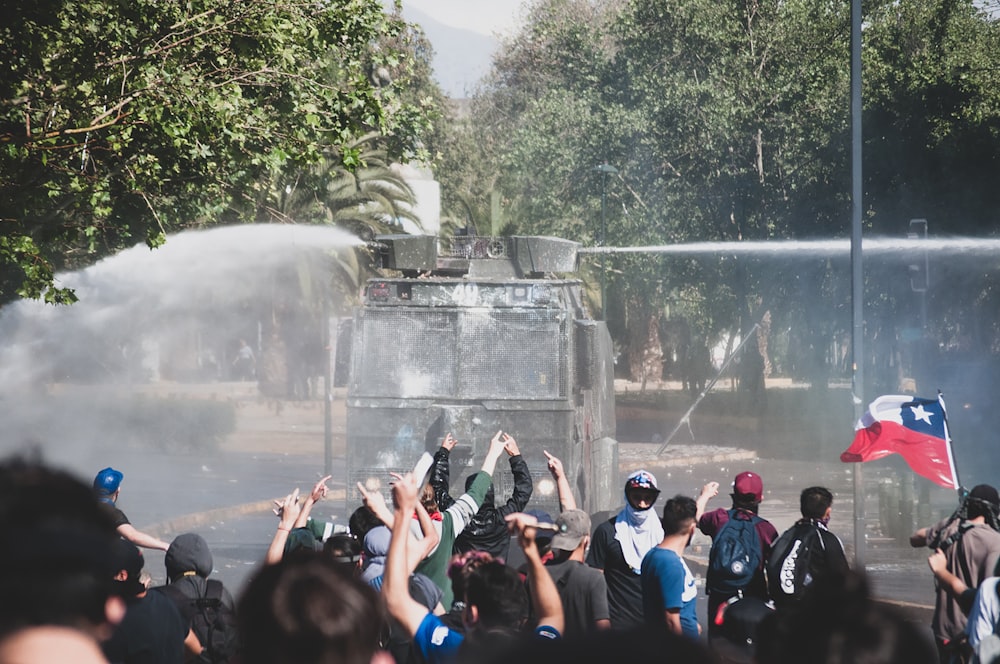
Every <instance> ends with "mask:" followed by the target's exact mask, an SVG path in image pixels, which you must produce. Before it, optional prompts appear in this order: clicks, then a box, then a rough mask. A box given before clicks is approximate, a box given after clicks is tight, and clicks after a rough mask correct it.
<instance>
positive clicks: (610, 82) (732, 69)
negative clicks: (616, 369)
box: [446, 0, 1000, 384]
mask: <svg viewBox="0 0 1000 664" xmlns="http://www.w3.org/2000/svg"><path fill="white" fill-rule="evenodd" d="M865 7H866V17H865V18H866V27H865V44H864V47H865V77H866V78H865V81H866V91H865V94H866V109H865V113H866V115H865V122H866V129H865V140H866V147H865V150H866V152H865V173H866V193H865V195H866V204H867V210H866V213H867V214H866V220H867V221H866V223H867V225H868V227H869V229H870V230H874V231H878V232H883V233H888V234H894V235H897V236H899V235H902V234H903V232H905V220H906V219H908V218H909V217H911V216H928V217H930V216H933V217H934V218H935V219H937V218H938V217H937V216H936V215H941V218H942V219H943V218H949V219H950V220H949V221H948V222H947V223H945V224H944V225H943V226H942V227H941V228H940V230H941V231H944V230H948V231H953V232H972V231H980V232H982V231H983V230H989V231H992V230H995V228H996V222H995V219H996V212H995V211H996V209H998V208H1000V205H997V203H998V201H997V200H996V196H998V195H1000V194H998V191H1000V190H998V189H997V187H996V186H995V183H996V181H997V175H998V173H1000V168H998V163H997V159H998V157H997V155H998V154H1000V149H998V148H1000V145H998V143H997V141H998V134H997V130H998V127H1000V124H998V123H1000V106H998V103H997V98H998V94H1000V92H998V91H1000V85H997V84H998V83H1000V81H997V77H998V76H1000V61H998V55H997V54H998V53H1000V44H997V41H996V40H997V38H998V32H997V28H998V24H997V23H996V21H995V19H993V18H991V17H990V15H989V14H987V13H984V12H983V11H981V10H978V9H976V5H975V4H974V3H973V2H971V0H934V1H932V2H920V1H918V0H912V2H911V1H909V0H903V2H888V1H886V2H875V3H868V4H866V6H865ZM849 34H850V24H849V6H848V4H847V3H833V2H814V1H810V0H787V1H785V2H764V1H761V0H722V1H721V2H719V1H718V0H682V1H681V2H663V1H662V0H617V1H608V2H600V3H595V2H589V1H587V0H539V1H538V2H535V3H534V4H533V5H532V7H531V11H530V13H529V15H528V20H527V24H526V26H525V28H524V29H523V31H522V32H521V33H520V34H518V35H516V36H515V37H514V38H512V39H511V40H510V41H509V42H508V43H506V44H505V45H504V47H503V50H502V51H501V53H500V54H499V55H498V56H497V58H496V60H495V65H494V71H493V73H492V75H491V77H490V78H489V80H488V81H487V83H486V85H485V86H484V88H483V90H481V92H480V94H479V95H478V96H477V98H476V99H475V100H474V102H473V104H472V106H471V113H472V120H471V121H470V123H469V128H468V130H467V132H468V134H469V135H472V136H474V137H475V139H474V140H473V141H472V144H474V146H476V147H477V148H478V151H477V150H476V149H471V150H468V151H467V152H466V153H465V154H466V159H467V161H468V162H469V163H471V164H472V165H471V166H467V167H465V170H464V172H466V173H469V172H475V173H479V174H483V175H485V176H486V177H485V178H483V182H484V183H486V184H484V185H482V186H481V188H479V189H474V188H472V187H468V188H467V189H466V190H465V191H464V192H461V194H462V195H465V196H467V197H468V198H469V199H472V200H479V201H482V200H484V198H485V197H486V196H487V195H488V194H489V193H490V192H491V191H499V192H501V194H502V197H503V200H504V202H505V203H506V205H507V206H508V209H505V214H511V215H513V217H514V218H513V221H514V222H515V223H516V227H517V229H518V230H519V231H521V232H545V233H554V234H558V235H563V236H566V237H570V238H572V239H577V240H579V241H581V242H583V243H584V244H595V243H596V241H597V239H598V230H597V229H598V228H599V224H600V221H601V220H600V209H601V208H600V196H601V191H602V186H603V184H604V183H603V182H602V179H601V177H600V174H599V173H598V172H596V171H595V167H596V166H597V165H598V164H601V163H609V164H611V165H614V166H615V167H616V168H617V169H618V171H619V173H618V174H617V175H616V176H614V177H613V178H609V179H608V181H607V195H608V201H609V204H608V207H607V215H608V218H607V225H608V243H609V244H612V245H619V246H621V245H656V244H670V243H676V242H691V241H714V240H719V241H727V242H741V241H750V240H755V241H759V240H768V241H771V240H782V239H803V238H805V239H808V238H827V237H841V238H846V237H847V235H848V231H849V222H850V198H849V193H850V158H849V157H850V135H849V127H850V116H849V79H848V75H849ZM459 170H461V169H459ZM456 182H461V180H456ZM989 182H993V185H992V186H990V185H989V184H988V183H989ZM446 184H447V183H446ZM915 192H919V195H918V196H914V195H912V194H914V193H915ZM454 195H455V196H456V198H458V197H459V194H458V193H456V194H454ZM929 201H934V205H932V206H927V205H925V203H927V202H929ZM479 209H483V208H482V207H480V208H479ZM917 210H920V212H919V213H918V212H917ZM956 211H961V214H958V215H956V214H954V213H955V212H956ZM966 211H968V212H969V214H965V212H966ZM973 211H974V213H973ZM956 217H960V218H961V220H962V221H960V220H959V219H958V218H956ZM988 218H992V219H993V222H992V226H989V225H988V224H987V219H988ZM787 258H789V257H788V256H786V257H785V260H781V261H776V260H774V259H773V258H766V257H765V258H748V257H744V256H740V257H737V256H726V255H725V254H724V253H723V254H718V255H714V256H711V257H710V258H684V257H680V256H670V255H668V256H666V257H659V258H655V257H649V256H634V257H633V256H627V257H625V256H623V257H616V258H615V259H614V260H612V261H610V262H609V264H610V265H612V266H613V270H612V271H611V272H610V274H609V283H610V296H609V305H610V306H609V324H610V325H611V327H612V331H613V334H614V335H615V338H616V339H617V340H618V341H619V343H622V344H624V345H626V346H629V345H631V346H634V345H635V343H636V341H635V340H637V339H646V338H647V337H648V334H647V326H648V320H649V318H650V317H661V318H669V319H676V320H680V319H683V320H684V321H685V325H689V326H690V328H691V334H690V336H691V337H692V339H694V340H706V341H710V342H714V341H715V340H716V339H718V338H719V335H720V334H721V333H723V332H724V331H730V332H732V331H738V330H740V329H742V330H748V329H749V328H750V326H751V325H752V323H754V322H758V321H761V320H762V319H764V318H765V315H766V314H768V312H770V315H769V316H767V318H768V319H769V320H770V329H771V330H772V331H775V333H777V331H781V334H783V335H785V337H784V339H782V340H781V341H780V343H778V342H777V341H775V342H774V343H772V344H771V348H779V347H780V348H781V349H782V352H784V353H788V354H790V355H791V354H795V355H796V357H795V358H791V357H789V358H788V359H785V358H782V360H783V361H782V364H783V365H784V366H785V368H786V370H789V371H793V370H794V371H795V372H796V373H797V374H799V375H800V376H801V377H806V378H810V379H812V380H813V381H814V382H817V383H822V384H825V381H826V378H827V376H828V375H829V374H830V372H831V371H839V370H842V369H844V368H845V366H844V365H843V363H842V361H841V360H842V355H838V356H835V353H834V352H832V349H833V348H834V347H835V346H836V344H840V343H841V342H842V337H843V336H844V331H845V330H847V329H849V318H848V316H847V314H848V312H849V306H847V303H848V301H849V300H848V298H849V293H850V289H849V282H848V275H849V272H848V270H847V261H846V257H841V258H836V259H833V258H831V257H829V256H823V255H810V254H808V253H807V252H803V253H801V254H798V255H794V256H791V257H790V258H791V260H787ZM885 269H886V270H891V269H900V267H899V266H895V267H891V266H889V267H886V268H885ZM905 270H906V267H905V265H904V266H902V267H901V269H900V274H899V275H898V276H897V278H895V279H894V280H895V281H897V282H901V283H905V279H903V278H899V277H903V276H905V274H906V272H905ZM890 277H891V275H890V274H888V272H885V271H883V272H881V273H878V272H871V273H870V276H869V282H870V291H871V292H872V293H876V292H883V293H885V289H884V287H882V286H881V285H880V284H879V283H877V282H876V280H878V279H882V278H886V279H889V278H890ZM907 288H908V285H907ZM993 292H996V289H995V288H994V289H993ZM897 295H899V296H900V297H901V294H897V293H895V292H893V291H892V290H891V289H890V291H889V292H887V293H886V294H885V295H884V296H883V297H885V298H887V299H888V300H891V301H887V302H879V303H877V304H878V305H879V306H882V305H883V304H885V305H887V310H890V311H891V310H892V309H893V307H896V306H902V305H897V303H896V300H897V299H898V298H897ZM907 295H910V294H907ZM872 297H875V296H874V295H872ZM817 303H822V306H817ZM789 330H791V331H789ZM884 336H886V335H885V333H883V337H884ZM890 336H891V335H890ZM840 347H841V348H842V347H843V346H842V345H841V346H840ZM762 348H763V346H762ZM628 350H629V351H630V352H631V353H638V352H640V351H641V349H638V348H634V347H632V348H628ZM764 359H765V360H769V359H770V358H764ZM629 364H633V365H634V364H635V363H629ZM751 364H753V363H751ZM748 382H754V381H748Z"/></svg>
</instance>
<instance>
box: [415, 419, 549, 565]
mask: <svg viewBox="0 0 1000 664" xmlns="http://www.w3.org/2000/svg"><path fill="white" fill-rule="evenodd" d="M502 436H503V441H504V450H505V451H506V452H507V454H508V456H509V457H510V472H511V474H512V475H513V476H514V491H513V493H512V494H511V496H510V499H508V500H507V502H506V503H505V504H504V505H503V506H502V507H497V506H496V505H495V504H494V500H495V497H494V492H493V485H492V484H491V485H490V488H489V490H488V491H487V492H486V498H485V499H484V500H483V504H482V505H481V506H480V507H479V511H478V512H477V513H476V515H475V516H474V517H472V521H471V522H470V523H469V525H468V526H466V527H465V530H463V531H462V533H461V534H460V535H459V536H458V538H457V539H456V540H455V547H454V552H455V553H465V552H466V551H486V552H487V553H489V554H490V555H492V556H493V557H501V558H506V556H507V551H508V549H509V548H510V532H509V531H508V529H507V522H506V517H507V516H508V515H510V514H515V513H517V512H523V511H524V507H525V505H527V504H528V500H529V499H531V488H532V486H531V473H529V472H528V464H527V463H526V462H525V461H524V457H522V456H521V451H520V450H519V449H518V447H517V441H516V440H514V438H513V437H512V436H510V435H509V434H507V433H504V434H502ZM456 442H457V441H456V440H455V439H454V438H453V437H452V435H451V434H450V433H449V434H448V435H446V436H445V437H444V441H443V442H442V443H441V448H440V449H439V450H438V451H437V452H436V453H435V454H434V465H433V466H432V467H431V486H432V487H433V488H434V499H435V500H436V501H437V504H438V508H439V509H440V510H442V511H444V510H446V509H448V508H449V507H451V505H452V504H453V503H454V502H455V499H454V498H452V497H451V494H450V493H449V492H448V489H449V485H450V480H451V477H450V475H451V473H450V468H449V456H450V454H451V450H452V449H453V448H454V447H455V443H456ZM473 478H475V475H470V476H469V477H467V478H466V481H465V489H466V491H468V490H469V486H470V485H471V483H472V480H473Z"/></svg>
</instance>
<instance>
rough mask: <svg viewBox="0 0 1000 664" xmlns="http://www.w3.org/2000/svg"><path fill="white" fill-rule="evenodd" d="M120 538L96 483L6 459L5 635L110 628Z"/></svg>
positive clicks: (2, 468) (2, 480)
mask: <svg viewBox="0 0 1000 664" xmlns="http://www.w3.org/2000/svg"><path fill="white" fill-rule="evenodd" d="M117 539H118V534H117V532H116V531H115V527H114V522H113V521H112V519H111V516H110V514H108V512H107V511H106V510H105V509H104V508H103V507H102V506H101V505H100V504H99V502H98V500H97V498H96V497H95V496H94V493H93V491H92V489H91V487H90V485H89V484H86V483H84V482H82V481H80V480H79V479H77V478H75V477H73V476H72V475H70V474H69V473H67V472H64V471H61V470H56V469H53V468H49V467H47V466H45V465H44V464H43V463H42V461H41V459H40V458H39V457H37V456H35V457H32V458H22V457H14V458H10V459H6V460H4V461H3V462H0V597H2V598H3V601H2V602H0V633H9V632H11V631H13V630H16V629H18V628H21V627H27V626H33V625H65V626H70V627H75V628H78V629H81V630H83V631H86V632H88V633H94V631H95V630H96V629H97V628H99V627H100V626H102V625H104V624H105V623H106V621H107V617H106V615H105V604H106V602H107V600H108V597H109V596H110V595H111V592H112V588H113V580H112V577H113V576H114V570H113V569H112V568H113V564H112V563H111V560H112V550H113V546H114V543H115V541H116V540H117Z"/></svg>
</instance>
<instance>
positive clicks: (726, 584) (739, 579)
mask: <svg viewBox="0 0 1000 664" xmlns="http://www.w3.org/2000/svg"><path fill="white" fill-rule="evenodd" d="M727 514H728V515H729V520H728V521H726V523H724V524H722V527H721V528H719V531H718V532H717V533H715V537H714V538H713V540H712V549H711V550H710V552H709V554H708V573H707V577H706V583H707V587H708V591H709V592H710V593H723V594H726V595H735V594H737V593H738V592H739V591H740V590H742V589H743V588H746V587H747V586H748V585H749V584H750V582H751V581H752V580H753V577H754V575H755V574H756V573H757V569H758V568H759V567H760V564H761V557H762V556H761V550H760V535H759V534H758V533H757V524H758V523H760V522H761V521H763V519H761V518H760V517H759V516H757V515H755V514H750V513H748V512H745V511H742V510H735V509H733V510H729V511H728V512H727ZM747 517H749V518H747Z"/></svg>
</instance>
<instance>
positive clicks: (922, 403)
mask: <svg viewBox="0 0 1000 664" xmlns="http://www.w3.org/2000/svg"><path fill="white" fill-rule="evenodd" d="M854 428H855V431H856V433H855V434H854V442H853V443H851V446H850V447H849V448H847V451H846V452H844V453H843V454H841V455H840V460H841V461H843V462H845V463H853V462H858V461H874V460H875V459H881V458H882V457H885V456H889V455H890V454H899V455H900V456H902V457H903V458H904V459H905V460H906V463H908V464H909V465H910V468H912V469H913V472H915V473H917V474H918V475H923V476H924V477H926V478H927V479H929V480H931V481H932V482H934V483H936V484H940V485H941V486H943V487H948V488H949V489H957V488H958V473H957V472H956V470H955V459H954V457H953V456H952V453H951V438H949V436H948V422H947V419H946V417H945V410H944V401H942V400H941V398H940V397H938V398H937V399H920V398H917V397H912V396H904V395H887V396H883V397H879V398H878V399H875V401H872V402H871V404H870V405H869V406H868V411H867V412H866V413H865V414H864V416H863V417H862V418H861V419H860V420H858V422H857V424H855V425H854Z"/></svg>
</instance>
